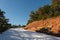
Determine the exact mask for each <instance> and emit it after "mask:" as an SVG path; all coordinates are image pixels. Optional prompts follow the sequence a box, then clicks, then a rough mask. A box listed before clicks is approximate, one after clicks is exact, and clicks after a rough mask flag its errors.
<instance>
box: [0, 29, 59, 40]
mask: <svg viewBox="0 0 60 40" xmlns="http://www.w3.org/2000/svg"><path fill="white" fill-rule="evenodd" d="M0 40H60V38H59V37H54V36H49V35H45V34H42V33H36V32H31V31H29V30H24V29H23V28H11V29H9V30H7V31H6V32H4V33H3V34H0Z"/></svg>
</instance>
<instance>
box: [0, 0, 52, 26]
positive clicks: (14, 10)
mask: <svg viewBox="0 0 60 40" xmlns="http://www.w3.org/2000/svg"><path fill="white" fill-rule="evenodd" d="M50 3H51V0H0V9H2V10H3V11H5V12H6V14H5V16H6V18H9V23H11V24H16V25H19V24H21V25H25V24H26V23H27V21H28V19H29V15H30V12H31V11H36V10H37V9H38V8H39V7H41V6H43V5H46V4H50Z"/></svg>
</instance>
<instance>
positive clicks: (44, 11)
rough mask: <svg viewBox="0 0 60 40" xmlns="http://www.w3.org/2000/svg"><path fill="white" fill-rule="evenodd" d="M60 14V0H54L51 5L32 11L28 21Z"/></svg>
mask: <svg viewBox="0 0 60 40" xmlns="http://www.w3.org/2000/svg"><path fill="white" fill-rule="evenodd" d="M59 15H60V1H59V0H57V1H55V0H52V3H51V5H45V6H43V7H40V8H38V10H37V11H31V14H30V19H29V20H28V23H27V24H29V23H31V22H33V21H38V20H44V19H47V18H51V17H57V16H59Z"/></svg>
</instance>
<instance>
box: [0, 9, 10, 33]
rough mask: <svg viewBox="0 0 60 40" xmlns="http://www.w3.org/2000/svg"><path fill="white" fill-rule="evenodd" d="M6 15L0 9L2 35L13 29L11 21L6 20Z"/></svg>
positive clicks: (0, 30) (0, 31)
mask: <svg viewBox="0 0 60 40" xmlns="http://www.w3.org/2000/svg"><path fill="white" fill-rule="evenodd" d="M4 14H5V12H4V11H2V10H1V9H0V33H2V32H4V31H5V30H7V29H9V28H10V27H11V24H9V23H8V21H9V19H6V18H5V16H4Z"/></svg>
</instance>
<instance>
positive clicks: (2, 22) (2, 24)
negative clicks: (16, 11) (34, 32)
mask: <svg viewBox="0 0 60 40" xmlns="http://www.w3.org/2000/svg"><path fill="white" fill-rule="evenodd" d="M4 14H5V12H4V11H2V10H1V9H0V33H3V32H4V31H6V30H7V29H10V28H21V27H25V25H22V26H21V25H12V24H10V23H8V22H9V19H6V17H5V16H4Z"/></svg>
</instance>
